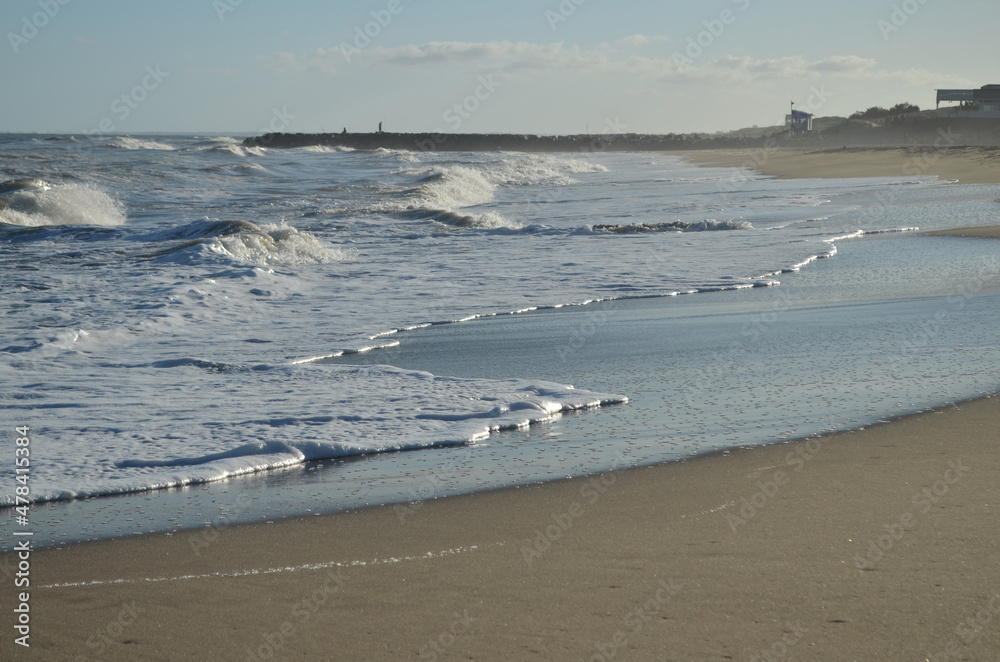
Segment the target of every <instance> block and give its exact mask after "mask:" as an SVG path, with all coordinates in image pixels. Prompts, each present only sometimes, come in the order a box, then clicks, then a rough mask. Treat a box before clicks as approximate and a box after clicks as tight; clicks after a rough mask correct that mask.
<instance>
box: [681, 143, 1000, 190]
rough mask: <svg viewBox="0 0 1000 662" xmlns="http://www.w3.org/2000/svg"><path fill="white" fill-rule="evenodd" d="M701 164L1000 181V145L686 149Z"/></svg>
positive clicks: (803, 173)
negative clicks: (824, 148)
mask: <svg viewBox="0 0 1000 662" xmlns="http://www.w3.org/2000/svg"><path fill="white" fill-rule="evenodd" d="M684 156H685V157H686V158H687V159H688V160H690V161H691V162H692V163H697V164H699V165H715V166H729V167H736V168H747V169H749V170H754V171H757V172H759V173H761V174H764V175H773V176H776V177H797V178H831V177H918V176H921V177H922V176H934V175H936V176H937V177H938V178H939V179H942V180H958V182H959V183H961V184H998V183H1000V147H942V148H935V147H905V148H846V149H829V150H816V149H787V148H771V149H768V148H764V147H761V148H759V149H750V150H740V151H733V150H704V151H691V152H684Z"/></svg>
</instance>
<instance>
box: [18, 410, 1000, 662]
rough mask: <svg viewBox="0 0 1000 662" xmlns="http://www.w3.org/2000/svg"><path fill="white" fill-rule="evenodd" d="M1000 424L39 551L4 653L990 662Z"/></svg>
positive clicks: (986, 419)
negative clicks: (23, 611) (22, 620)
mask: <svg viewBox="0 0 1000 662" xmlns="http://www.w3.org/2000/svg"><path fill="white" fill-rule="evenodd" d="M998 419H1000V398H992V399H985V400H979V401H975V402H970V403H967V404H962V405H960V406H957V407H948V408H946V409H944V410H941V411H936V412H931V413H925V414H920V415H916V416H913V417H908V418H904V419H901V420H898V421H894V422H891V423H887V424H880V425H877V426H873V427H870V428H868V429H866V430H861V431H856V432H848V433H840V434H836V435H832V436H829V437H824V438H816V439H811V440H807V441H802V442H797V443H791V444H779V445H775V446H769V447H762V448H756V449H750V450H739V451H733V452H731V453H728V454H719V455H714V456H708V457H703V458H698V459H693V460H689V461H687V462H682V463H674V464H667V465H661V466H656V467H651V468H643V469H637V470H630V471H624V472H616V473H611V474H607V475H604V476H597V477H591V478H584V479H576V480H566V481H560V482H555V483H549V484H546V485H540V486H531V487H523V488H520V489H508V490H502V491H496V492H491V493H480V494H472V495H467V496H461V497H454V498H448V499H441V500H437V501H431V502H427V503H424V504H422V505H420V506H419V507H414V506H409V505H405V506H386V507H376V508H371V509H366V510H363V511H358V512H352V513H346V514H340V515H333V516H323V517H313V518H310V519H305V520H286V521H278V522H275V523H273V524H261V525H254V526H234V527H228V528H221V529H207V530H204V531H201V532H194V533H190V532H188V533H180V534H175V535H172V536H165V535H151V536H148V537H141V538H134V539H124V540H116V541H107V542H100V543H90V544H83V545H78V546H74V547H70V548H67V549H60V550H49V551H37V552H35V553H34V554H32V556H31V571H30V572H31V583H32V588H31V602H30V608H31V615H32V620H31V628H32V629H31V639H30V642H31V648H30V650H25V649H21V648H20V647H16V646H14V645H13V638H14V636H15V635H14V634H13V630H12V628H11V627H9V626H8V627H5V628H4V631H5V633H6V634H4V635H3V640H2V643H0V658H2V659H10V657H11V656H10V655H9V651H11V650H12V649H17V650H15V655H14V657H15V659H37V660H77V659H106V660H204V659H213V660H214V659H218V660H257V659H295V660H299V659H301V660H318V659H330V660H402V659H424V660H469V659H477V660H501V659H503V660H530V659H538V660H564V659H577V660H612V659H613V660H756V659H763V660H767V659H775V660H779V659H780V660H803V659H808V660H838V661H839V660H879V659H882V660H924V659H932V660H959V659H961V660H987V659H998V658H1000V564H998V558H1000V535H998V532H1000V526H998V525H1000V481H998V480H997V477H998V475H1000V428H998V426H997V421H998ZM196 547H197V550H196V549H195V548H196ZM14 562H16V559H12V558H11V557H10V556H8V557H6V558H4V559H3V563H14ZM4 583H5V590H4V592H3V595H4V600H3V604H4V605H11V604H12V603H13V595H12V593H13V589H12V588H11V587H10V586H11V583H12V582H11V581H10V580H9V578H8V579H7V580H5V582H4ZM4 611H5V613H6V614H7V617H6V618H7V620H8V621H10V619H11V616H12V615H11V609H10V608H7V607H5V610H4ZM768 656H770V657H768Z"/></svg>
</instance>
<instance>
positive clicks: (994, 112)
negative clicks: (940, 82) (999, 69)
mask: <svg viewBox="0 0 1000 662" xmlns="http://www.w3.org/2000/svg"><path fill="white" fill-rule="evenodd" d="M942 101H957V102H958V105H957V106H946V107H944V108H942V107H941V102H942ZM937 116H938V117H943V118H971V119H976V118H993V119H1000V85H984V86H982V87H981V88H979V89H978V90H938V91H937Z"/></svg>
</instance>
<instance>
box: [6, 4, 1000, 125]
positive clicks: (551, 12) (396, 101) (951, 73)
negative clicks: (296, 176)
mask: <svg viewBox="0 0 1000 662" xmlns="http://www.w3.org/2000/svg"><path fill="white" fill-rule="evenodd" d="M997 25H1000V2H996V0H951V1H949V2H944V0H923V1H922V2H921V0H885V1H883V0H840V1H838V2H791V1H788V0H709V1H707V2H677V1H671V0H661V1H659V2H651V1H640V0H619V1H616V2H611V1H610V0H547V1H546V0H538V1H528V0H506V1H505V2H490V3H473V2H468V1H466V2H457V1H452V0H362V1H358V2H338V1H333V2H320V1H319V0H287V1H286V2H280V3H279V2H276V1H273V0H272V1H268V0H172V1H171V2H165V1H160V2H155V1H153V0H105V1H90V2H88V1H85V0H4V2H3V4H2V7H0V28H2V33H3V35H4V43H3V44H0V80H2V81H3V82H4V86H5V88H6V92H7V93H6V94H4V95H3V96H2V100H0V132H5V131H39V132H65V133H82V132H84V131H90V132H106V133H112V132H113V133H144V132H156V131H188V132H232V133H242V132H249V133H258V132H261V131H263V130H267V129H278V130H284V131H290V132H299V131H301V132H311V131H320V130H325V131H340V130H341V129H343V128H347V129H348V130H349V131H371V130H375V129H377V127H378V123H379V122H380V121H381V122H383V123H384V127H385V130H387V131H431V130H443V131H458V132H526V133H545V134H558V133H582V132H584V131H586V130H588V128H589V130H590V131H591V132H593V133H599V132H602V131H606V130H612V128H613V129H614V130H625V131H635V132H647V133H668V132H692V131H700V132H705V131H716V130H727V129H735V128H740V127H743V126H751V125H755V124H757V125H762V126H763V125H770V124H779V123H781V122H782V121H783V117H784V113H785V112H787V108H788V103H789V101H792V100H794V101H796V102H797V103H798V104H799V107H801V108H803V109H806V108H807V107H808V106H809V105H811V109H812V110H813V111H814V112H816V113H817V114H819V115H845V114H849V113H851V112H853V111H855V110H858V109H861V108H865V107H867V106H871V105H892V104H895V103H898V102H901V101H909V102H911V103H916V104H918V105H920V106H921V107H933V106H934V90H935V88H939V87H978V86H981V85H984V84H987V83H1000V71H998V68H997V63H998V61H1000V57H998V56H1000V52H998V51H1000V45H998V42H997V41H996V39H995V29H996V26H997ZM345 47H346V48H345Z"/></svg>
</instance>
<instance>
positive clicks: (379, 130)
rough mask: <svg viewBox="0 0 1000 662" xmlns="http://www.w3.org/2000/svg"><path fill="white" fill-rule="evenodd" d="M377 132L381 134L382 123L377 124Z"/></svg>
mask: <svg viewBox="0 0 1000 662" xmlns="http://www.w3.org/2000/svg"><path fill="white" fill-rule="evenodd" d="M378 132H379V133H382V123H381V122H379V123H378Z"/></svg>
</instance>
